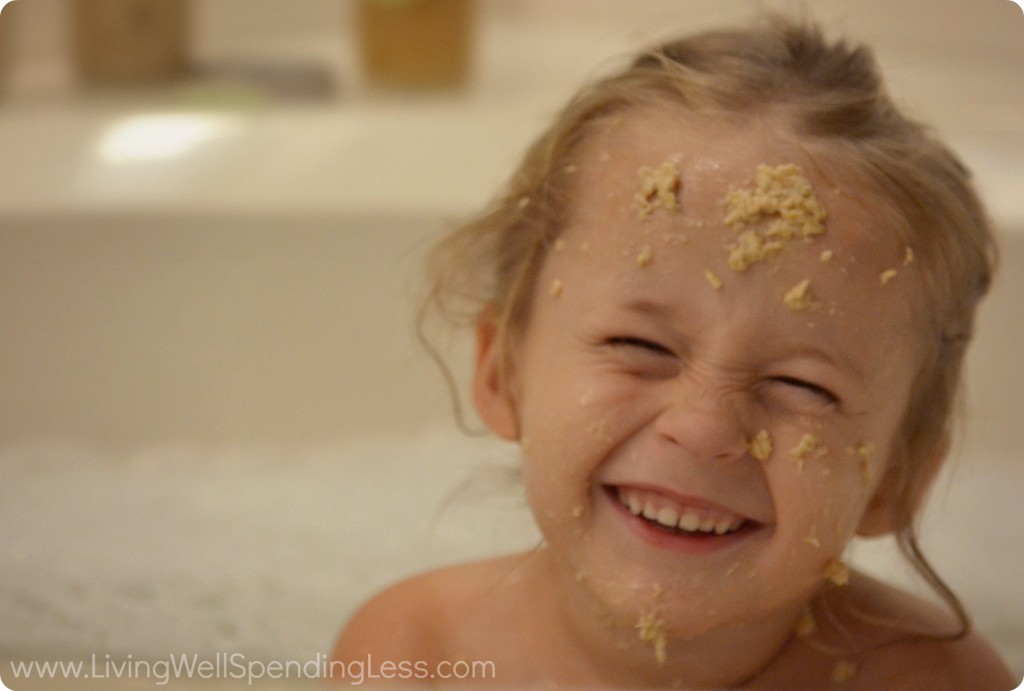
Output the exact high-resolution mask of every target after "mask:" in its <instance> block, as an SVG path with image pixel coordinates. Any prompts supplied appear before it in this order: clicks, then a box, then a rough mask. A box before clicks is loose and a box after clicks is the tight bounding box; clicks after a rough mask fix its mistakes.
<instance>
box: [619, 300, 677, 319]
mask: <svg viewBox="0 0 1024 691" xmlns="http://www.w3.org/2000/svg"><path fill="white" fill-rule="evenodd" d="M623 308H625V309H626V310H627V311H630V312H638V313H640V314H646V315H649V316H652V317H662V318H669V317H672V316H674V315H675V313H676V311H675V309H673V308H672V307H671V306H670V305H666V304H663V303H660V302H654V301H653V300H646V299H643V298H639V299H635V300H630V301H629V302H627V303H625V304H624V305H623Z"/></svg>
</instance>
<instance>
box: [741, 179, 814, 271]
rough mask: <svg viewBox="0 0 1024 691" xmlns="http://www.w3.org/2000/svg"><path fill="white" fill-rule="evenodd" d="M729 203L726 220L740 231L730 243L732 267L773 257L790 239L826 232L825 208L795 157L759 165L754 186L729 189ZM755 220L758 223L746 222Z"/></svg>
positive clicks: (804, 237) (744, 268) (799, 238)
mask: <svg viewBox="0 0 1024 691" xmlns="http://www.w3.org/2000/svg"><path fill="white" fill-rule="evenodd" d="M725 206H726V215H725V224H726V225H728V226H730V227H731V228H733V229H734V230H736V231H738V232H739V236H738V237H737V238H736V241H735V242H734V243H733V244H732V245H730V247H729V250H730V253H729V266H730V267H731V268H732V269H733V270H734V271H746V270H747V268H748V267H749V266H750V265H751V264H754V263H756V262H760V261H766V260H768V259H771V258H772V257H774V256H775V255H776V254H778V253H779V252H781V251H782V249H783V247H785V246H786V243H788V242H791V241H793V240H809V239H811V238H813V237H814V236H816V235H821V234H822V233H824V232H825V209H824V208H823V207H822V206H821V203H820V202H819V201H818V198H817V197H816V196H815V195H814V190H813V188H812V187H811V183H810V182H809V181H808V180H807V178H806V177H804V174H803V171H801V169H800V167H799V166H797V165H794V164H792V163H788V164H785V165H781V166H774V167H773V166H766V165H760V166H758V167H757V174H756V178H755V181H754V185H753V187H752V188H743V189H733V190H730V191H729V193H728V194H727V195H726V197H725ZM754 224H759V226H758V227H757V228H749V227H748V226H752V225H754Z"/></svg>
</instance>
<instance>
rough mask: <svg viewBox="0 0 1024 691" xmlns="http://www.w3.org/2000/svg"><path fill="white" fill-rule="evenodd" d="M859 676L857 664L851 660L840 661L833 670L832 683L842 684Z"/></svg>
mask: <svg viewBox="0 0 1024 691" xmlns="http://www.w3.org/2000/svg"><path fill="white" fill-rule="evenodd" d="M855 676H857V663H856V662H850V661H849V660H840V661H839V662H837V663H836V666H835V667H834V668H833V669H832V683H833V684H842V683H844V682H847V681H850V680H851V679H853V678H854V677H855Z"/></svg>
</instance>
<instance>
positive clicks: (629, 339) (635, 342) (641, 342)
mask: <svg viewBox="0 0 1024 691" xmlns="http://www.w3.org/2000/svg"><path fill="white" fill-rule="evenodd" d="M608 345H611V346H615V347H622V348H640V349H642V350H646V351H649V352H651V353H654V354H656V355H667V356H670V357H675V353H674V352H672V350H670V349H669V348H666V347H665V346H663V345H661V344H660V343H655V342H654V341H648V340H647V339H646V338H638V337H636V336H613V337H611V338H609V339H608Z"/></svg>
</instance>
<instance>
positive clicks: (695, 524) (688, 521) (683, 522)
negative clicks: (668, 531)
mask: <svg viewBox="0 0 1024 691" xmlns="http://www.w3.org/2000/svg"><path fill="white" fill-rule="evenodd" d="M700 523H701V521H700V516H698V515H697V514H696V513H694V512H693V511H687V512H686V513H684V514H683V517H682V518H680V519H679V527H680V528H681V529H682V530H686V531H688V532H691V533H692V532H694V531H696V530H699V529H700Z"/></svg>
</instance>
